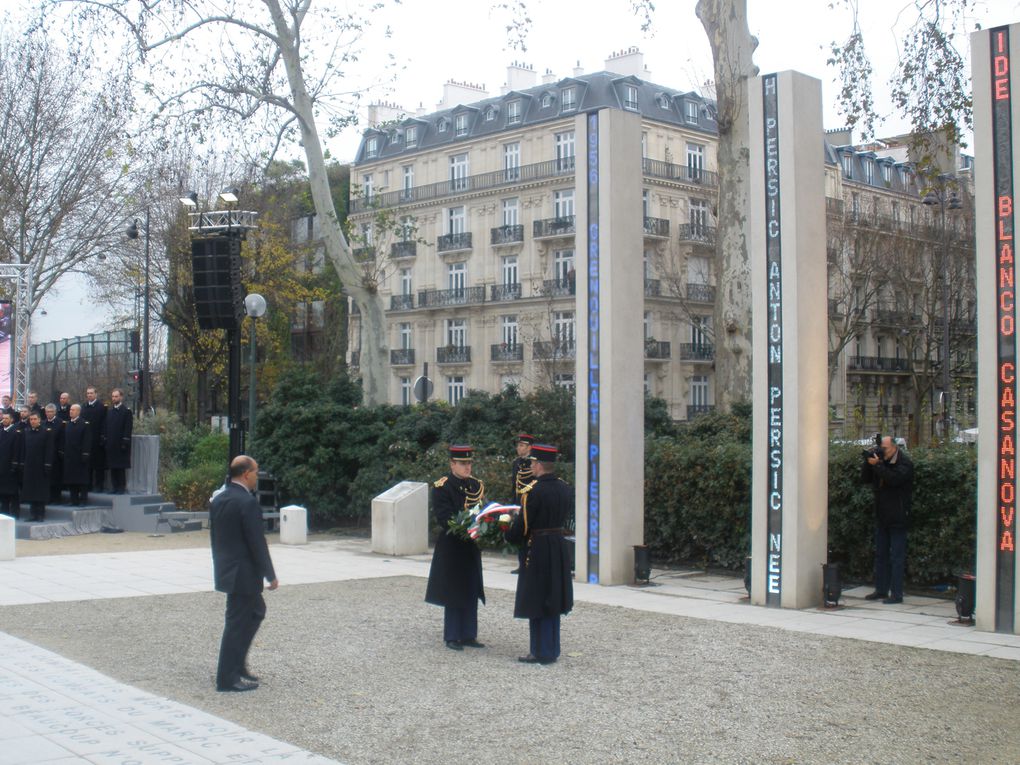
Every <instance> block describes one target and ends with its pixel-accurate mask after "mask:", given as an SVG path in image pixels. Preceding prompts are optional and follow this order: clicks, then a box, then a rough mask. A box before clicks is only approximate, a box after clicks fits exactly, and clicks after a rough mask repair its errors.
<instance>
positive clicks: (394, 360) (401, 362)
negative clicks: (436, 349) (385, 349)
mask: <svg viewBox="0 0 1020 765" xmlns="http://www.w3.org/2000/svg"><path fill="white" fill-rule="evenodd" d="M413 363H414V348H391V349H390V364H392V365H393V366H395V367H399V366H406V365H407V364H413Z"/></svg>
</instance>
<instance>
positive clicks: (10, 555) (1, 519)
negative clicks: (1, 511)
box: [0, 515, 15, 560]
mask: <svg viewBox="0 0 1020 765" xmlns="http://www.w3.org/2000/svg"><path fill="white" fill-rule="evenodd" d="M14 523H15V521H14V518H12V517H11V516H9V515H0V560H14V545H15V541H14Z"/></svg>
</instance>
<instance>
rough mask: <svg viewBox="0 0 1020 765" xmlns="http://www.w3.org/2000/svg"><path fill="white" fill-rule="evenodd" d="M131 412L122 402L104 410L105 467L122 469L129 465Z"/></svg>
mask: <svg viewBox="0 0 1020 765" xmlns="http://www.w3.org/2000/svg"><path fill="white" fill-rule="evenodd" d="M132 419H133V417H132V414H131V410H130V409H128V408H127V407H126V406H125V405H124V404H121V405H120V406H111V407H110V408H109V409H108V410H106V438H105V439H104V441H103V444H104V446H105V449H106V467H108V468H113V469H115V470H123V469H127V468H129V467H131V427H132Z"/></svg>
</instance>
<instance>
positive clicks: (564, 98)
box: [560, 88, 577, 112]
mask: <svg viewBox="0 0 1020 765" xmlns="http://www.w3.org/2000/svg"><path fill="white" fill-rule="evenodd" d="M575 108H577V95H576V91H575V90H574V89H573V88H564V89H563V90H561V91H560V111H563V112H569V111H573V110H574V109H575Z"/></svg>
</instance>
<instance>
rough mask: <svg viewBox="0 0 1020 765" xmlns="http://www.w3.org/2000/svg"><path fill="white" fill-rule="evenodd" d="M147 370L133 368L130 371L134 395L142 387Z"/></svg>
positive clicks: (129, 378) (129, 377) (129, 375)
mask: <svg viewBox="0 0 1020 765" xmlns="http://www.w3.org/2000/svg"><path fill="white" fill-rule="evenodd" d="M144 373H145V370H143V369H132V370H131V371H130V372H128V380H129V381H130V383H129V384H130V386H131V392H132V394H133V395H135V394H137V393H138V391H140V390H141V389H142V379H143V375H144Z"/></svg>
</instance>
